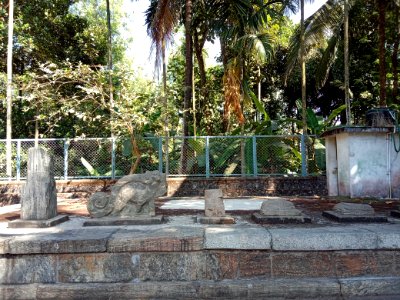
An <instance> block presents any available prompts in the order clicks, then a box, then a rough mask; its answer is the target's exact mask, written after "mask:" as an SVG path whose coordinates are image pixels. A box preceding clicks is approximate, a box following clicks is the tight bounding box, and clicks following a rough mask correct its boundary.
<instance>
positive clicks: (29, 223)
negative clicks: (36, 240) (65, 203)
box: [8, 215, 69, 228]
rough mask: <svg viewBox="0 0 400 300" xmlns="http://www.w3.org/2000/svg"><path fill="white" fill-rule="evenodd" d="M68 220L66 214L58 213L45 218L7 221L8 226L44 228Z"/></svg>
mask: <svg viewBox="0 0 400 300" xmlns="http://www.w3.org/2000/svg"><path fill="white" fill-rule="evenodd" d="M68 220H69V217H68V216H65V215H58V216H55V217H54V218H50V219H47V220H23V219H18V220H14V221H10V222H8V227H9V228H46V227H53V226H56V225H58V224H61V223H63V222H66V221H68Z"/></svg>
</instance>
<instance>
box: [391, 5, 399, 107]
mask: <svg viewBox="0 0 400 300" xmlns="http://www.w3.org/2000/svg"><path fill="white" fill-rule="evenodd" d="M394 17H395V28H396V33H395V37H396V38H395V42H394V44H393V53H392V70H393V71H392V73H393V91H392V97H393V102H394V103H396V104H399V101H398V99H397V97H398V94H399V72H398V70H397V68H398V65H399V63H398V59H397V57H398V55H399V41H400V23H399V8H398V7H397V6H396V7H395V16H394Z"/></svg>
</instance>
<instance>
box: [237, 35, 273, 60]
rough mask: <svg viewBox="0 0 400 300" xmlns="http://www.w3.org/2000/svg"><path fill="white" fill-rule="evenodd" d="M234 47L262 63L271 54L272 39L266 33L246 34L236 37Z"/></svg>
mask: <svg viewBox="0 0 400 300" xmlns="http://www.w3.org/2000/svg"><path fill="white" fill-rule="evenodd" d="M234 48H235V49H237V51H238V53H242V54H244V55H246V56H251V57H252V58H253V59H255V61H256V62H257V63H258V64H262V63H265V62H267V61H268V60H269V59H270V58H271V57H272V55H273V39H272V38H271V36H270V35H269V34H267V33H258V34H246V35H244V36H242V37H240V38H239V39H238V41H237V43H236V45H235V47H234Z"/></svg>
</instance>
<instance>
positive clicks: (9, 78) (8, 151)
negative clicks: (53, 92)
mask: <svg viewBox="0 0 400 300" xmlns="http://www.w3.org/2000/svg"><path fill="white" fill-rule="evenodd" d="M8 11H9V13H8V46H7V121H6V165H7V166H6V168H7V169H6V171H7V176H8V177H9V178H11V176H12V167H11V158H12V157H11V156H12V153H11V138H12V134H11V130H12V124H11V116H12V113H11V108H12V94H13V91H12V51H13V34H14V32H13V31H14V0H10V1H9V10H8Z"/></svg>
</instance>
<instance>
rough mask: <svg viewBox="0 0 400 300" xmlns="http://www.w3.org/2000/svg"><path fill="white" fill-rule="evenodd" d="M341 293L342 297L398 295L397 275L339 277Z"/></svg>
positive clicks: (399, 293)
mask: <svg viewBox="0 0 400 300" xmlns="http://www.w3.org/2000/svg"><path fill="white" fill-rule="evenodd" d="M339 282H340V285H341V291H342V295H343V296H344V297H350V296H351V297H354V296H361V297H366V296H386V299H394V298H389V296H396V297H399V296H400V289H399V287H400V278H399V277H392V278H390V277H383V278H382V277H373V276H371V277H369V278H368V277H367V278H343V279H339Z"/></svg>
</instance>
